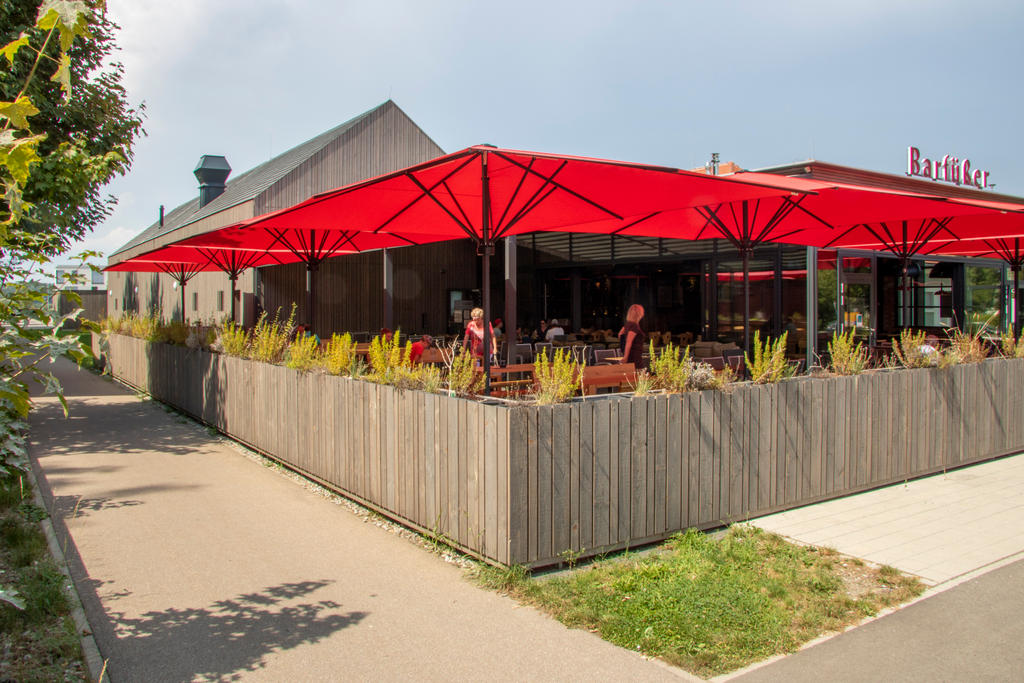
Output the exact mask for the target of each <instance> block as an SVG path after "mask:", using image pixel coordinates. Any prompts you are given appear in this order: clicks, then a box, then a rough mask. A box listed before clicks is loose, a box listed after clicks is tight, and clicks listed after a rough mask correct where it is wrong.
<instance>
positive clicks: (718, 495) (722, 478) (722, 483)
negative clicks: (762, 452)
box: [711, 391, 732, 522]
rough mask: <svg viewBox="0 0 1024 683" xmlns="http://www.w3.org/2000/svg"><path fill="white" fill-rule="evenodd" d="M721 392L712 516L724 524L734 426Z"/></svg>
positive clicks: (716, 408)
mask: <svg viewBox="0 0 1024 683" xmlns="http://www.w3.org/2000/svg"><path fill="white" fill-rule="evenodd" d="M727 399H728V397H726V396H724V395H723V394H722V393H721V392H718V391H716V392H715V397H714V403H713V406H714V408H713V409H714V412H715V431H714V435H715V445H714V448H713V451H712V452H713V455H714V458H715V464H714V469H713V472H714V478H715V479H714V484H713V486H714V489H713V491H714V493H715V500H714V504H713V505H712V512H711V514H712V516H713V517H714V519H715V521H718V522H722V521H724V520H725V518H726V516H727V515H728V513H729V467H730V465H731V464H732V439H730V438H729V428H730V425H731V424H732V418H731V412H732V411H731V405H730V402H729V401H728V400H727Z"/></svg>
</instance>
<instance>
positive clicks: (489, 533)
mask: <svg viewBox="0 0 1024 683" xmlns="http://www.w3.org/2000/svg"><path fill="white" fill-rule="evenodd" d="M481 407H482V408H483V416H484V425H483V426H484V429H483V433H484V450H483V453H482V454H481V455H482V456H483V458H484V501H483V502H484V515H485V516H484V541H485V543H486V545H485V547H484V549H483V550H484V554H485V555H486V556H487V557H491V558H497V555H498V552H499V551H498V469H499V453H498V443H499V442H498V419H499V417H498V410H499V409H498V407H497V406H486V405H485V406H481Z"/></svg>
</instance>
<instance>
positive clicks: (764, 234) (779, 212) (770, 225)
mask: <svg viewBox="0 0 1024 683" xmlns="http://www.w3.org/2000/svg"><path fill="white" fill-rule="evenodd" d="M795 208H796V207H795V206H794V205H793V204H792V203H789V202H781V203H780V204H779V207H778V208H777V209H776V210H775V213H774V214H772V217H771V219H769V221H768V222H767V223H765V225H764V228H762V229H761V231H760V232H758V234H757V237H756V238H755V239H756V241H755V242H754V244H761V243H762V242H764V241H765V240H767V239H768V236H769V235H770V234H771V232H772V230H774V229H775V228H776V227H777V226H778V225H779V224H780V223H782V221H784V220H786V217H787V216H788V215H789V214H791V213H793V209H795ZM751 224H753V221H751ZM795 232H800V230H799V229H797V230H796V231H795ZM789 234H790V235H791V234H793V233H792V232H791V233H789Z"/></svg>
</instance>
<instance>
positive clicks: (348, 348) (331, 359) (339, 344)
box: [323, 332, 356, 375]
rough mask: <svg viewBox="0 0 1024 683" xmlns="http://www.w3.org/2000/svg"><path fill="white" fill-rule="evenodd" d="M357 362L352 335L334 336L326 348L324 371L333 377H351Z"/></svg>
mask: <svg viewBox="0 0 1024 683" xmlns="http://www.w3.org/2000/svg"><path fill="white" fill-rule="evenodd" d="M355 362H356V345H355V342H353V341H352V335H351V334H349V333H348V332H346V333H345V334H334V335H332V336H331V339H330V341H328V342H327V346H326V347H325V348H324V356H323V364H324V369H325V370H327V372H329V373H330V374H332V375H351V374H352V366H353V364H355Z"/></svg>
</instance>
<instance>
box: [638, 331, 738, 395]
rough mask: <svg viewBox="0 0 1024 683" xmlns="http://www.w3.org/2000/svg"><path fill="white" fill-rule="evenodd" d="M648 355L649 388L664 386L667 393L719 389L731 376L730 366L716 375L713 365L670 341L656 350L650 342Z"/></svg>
mask: <svg viewBox="0 0 1024 683" xmlns="http://www.w3.org/2000/svg"><path fill="white" fill-rule="evenodd" d="M650 357H651V368H650V374H651V377H650V382H651V385H652V388H654V389H664V390H665V391H667V392H669V393H673V394H678V393H682V392H686V391H703V390H704V389H721V388H722V387H723V386H724V385H725V384H728V383H729V382H731V381H732V380H733V378H734V376H733V374H732V371H731V368H730V369H726V370H723V371H722V372H721V373H719V374H716V373H715V370H714V368H712V367H711V366H710V365H708V364H707V363H702V362H700V361H697V360H694V359H693V358H691V357H690V349H689V348H686V349H684V350H682V351H680V349H679V347H677V346H675V345H673V344H671V343H669V344H666V345H665V346H664V347H662V348H661V349H660V350H658V351H656V350H655V348H654V344H653V343H652V344H651V346H650ZM634 393H636V392H635V391H634Z"/></svg>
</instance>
